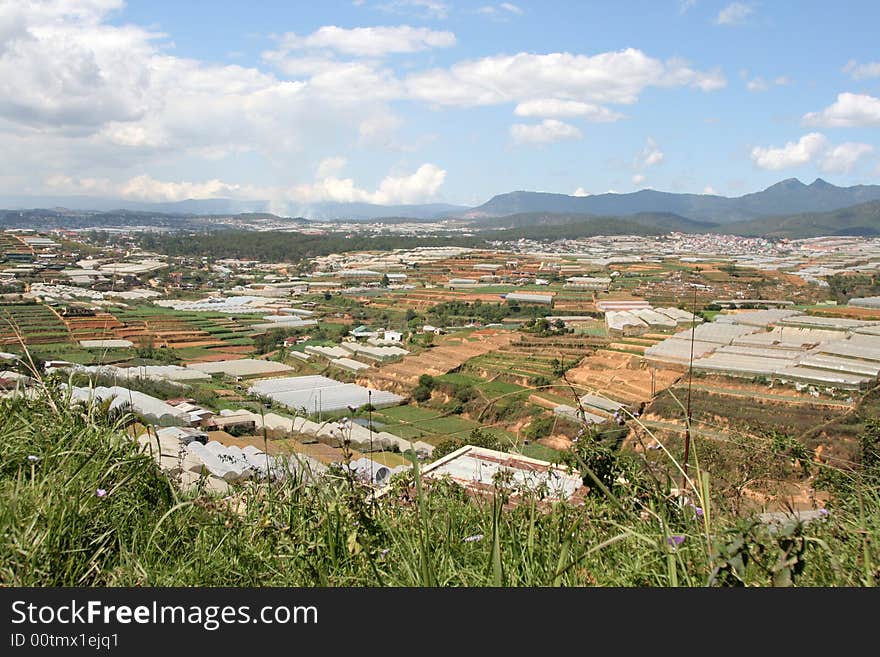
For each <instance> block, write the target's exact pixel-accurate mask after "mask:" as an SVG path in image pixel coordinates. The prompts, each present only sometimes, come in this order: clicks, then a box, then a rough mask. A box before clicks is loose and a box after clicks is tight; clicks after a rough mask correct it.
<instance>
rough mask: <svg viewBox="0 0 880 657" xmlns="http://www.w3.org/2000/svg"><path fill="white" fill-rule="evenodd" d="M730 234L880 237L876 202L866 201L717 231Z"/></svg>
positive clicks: (878, 203) (771, 218)
mask: <svg viewBox="0 0 880 657" xmlns="http://www.w3.org/2000/svg"><path fill="white" fill-rule="evenodd" d="M718 231H719V232H729V233H733V234H734V235H745V236H765V237H787V238H789V239H800V238H805V237H822V236H824V235H859V236H864V237H874V236H877V235H880V201H869V202H868V203H862V204H860V205H854V206H852V207H848V208H842V209H840V210H834V211H832V212H805V213H802V214H792V215H783V216H776V217H761V218H760V219H753V220H752V221H744V222H740V223H735V224H727V225H725V226H724V227H723V228H719V229H718Z"/></svg>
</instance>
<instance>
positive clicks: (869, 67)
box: [842, 59, 880, 80]
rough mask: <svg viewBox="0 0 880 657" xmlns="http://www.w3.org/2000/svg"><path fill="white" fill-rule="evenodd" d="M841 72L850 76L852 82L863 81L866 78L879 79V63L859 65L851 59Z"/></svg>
mask: <svg viewBox="0 0 880 657" xmlns="http://www.w3.org/2000/svg"><path fill="white" fill-rule="evenodd" d="M842 70H843V72H844V73H848V74H849V75H850V76H852V78H853V80H864V79H866V78H880V62H867V63H865V64H859V63H858V62H857V61H856V60H854V59H851V60H849V61H848V62H847V63H846V66H844V67H843V69H842Z"/></svg>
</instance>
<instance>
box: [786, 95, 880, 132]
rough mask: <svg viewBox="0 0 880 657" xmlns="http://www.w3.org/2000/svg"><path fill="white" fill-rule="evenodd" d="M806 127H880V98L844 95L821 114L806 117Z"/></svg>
mask: <svg viewBox="0 0 880 657" xmlns="http://www.w3.org/2000/svg"><path fill="white" fill-rule="evenodd" d="M803 121H804V125H809V126H817V127H822V128H857V127H874V126H880V98H874V97H873V96H868V95H866V94H853V93H842V94H838V95H837V101H835V102H834V103H833V104H831V105H829V106H828V107H826V108H825V109H823V110H822V111H821V112H810V113H809V114H805V115H804V119H803Z"/></svg>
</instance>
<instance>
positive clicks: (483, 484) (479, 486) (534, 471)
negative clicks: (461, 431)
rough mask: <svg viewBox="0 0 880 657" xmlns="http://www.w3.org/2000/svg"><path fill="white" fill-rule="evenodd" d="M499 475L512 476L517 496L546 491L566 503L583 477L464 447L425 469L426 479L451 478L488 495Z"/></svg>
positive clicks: (523, 458) (535, 462)
mask: <svg viewBox="0 0 880 657" xmlns="http://www.w3.org/2000/svg"><path fill="white" fill-rule="evenodd" d="M500 474H507V475H509V476H510V477H511V480H512V481H511V486H512V487H513V489H514V495H516V491H519V490H524V489H525V490H537V489H543V490H544V491H546V495H547V497H549V498H551V499H559V500H565V499H569V498H571V497H572V496H573V495H574V494H575V493H576V492H577V491H578V490H579V489H580V488H581V487H582V485H583V480H582V479H581V477H580V475H578V474H569V473H568V472H567V470H566V469H565V468H560V467H556V466H554V465H552V464H551V463H548V462H546V461H539V460H538V459H532V458H528V457H526V456H523V455H521V454H508V453H505V452H498V451H496V450H494V449H485V448H483V447H474V446H473V445H465V446H464V447H462V448H460V449H457V450H455V451H454V452H452V453H451V454H447V455H446V456H444V457H443V458H441V459H439V460H437V461H434V463H431V464H430V465H427V466H425V467H424V469H423V470H422V477H424V478H426V479H442V478H444V477H449V478H450V479H451V480H452V481H454V482H455V483H457V484H459V485H461V486H464V487H465V488H466V489H468V490H469V491H471V492H474V493H488V494H491V493H493V492H494V490H495V487H496V486H497V485H498V483H497V481H498V475H500Z"/></svg>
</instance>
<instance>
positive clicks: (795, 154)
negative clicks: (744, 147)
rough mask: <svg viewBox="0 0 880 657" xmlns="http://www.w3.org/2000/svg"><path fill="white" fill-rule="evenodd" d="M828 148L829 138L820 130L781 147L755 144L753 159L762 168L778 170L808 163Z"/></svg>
mask: <svg viewBox="0 0 880 657" xmlns="http://www.w3.org/2000/svg"><path fill="white" fill-rule="evenodd" d="M827 149H828V140H827V139H826V138H825V135H823V134H821V133H819V132H811V133H810V134H807V135H804V136H803V137H801V138H800V139H799V140H798V141H790V142H787V143H786V144H785V146H782V147H779V148H773V147H767V148H765V147H762V146H755V147H754V148H753V149H752V161H753V162H754V163H755V165H756V166H758V167H760V168H761V169H769V170H771V171H778V170H779V169H787V168H789V167H797V166H801V165H803V164H807V163H808V162H810V161H811V160H813V159H814V158H815V157H816V156H817V155H819V154H821V153H823V152H824V151H826V150H827Z"/></svg>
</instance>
